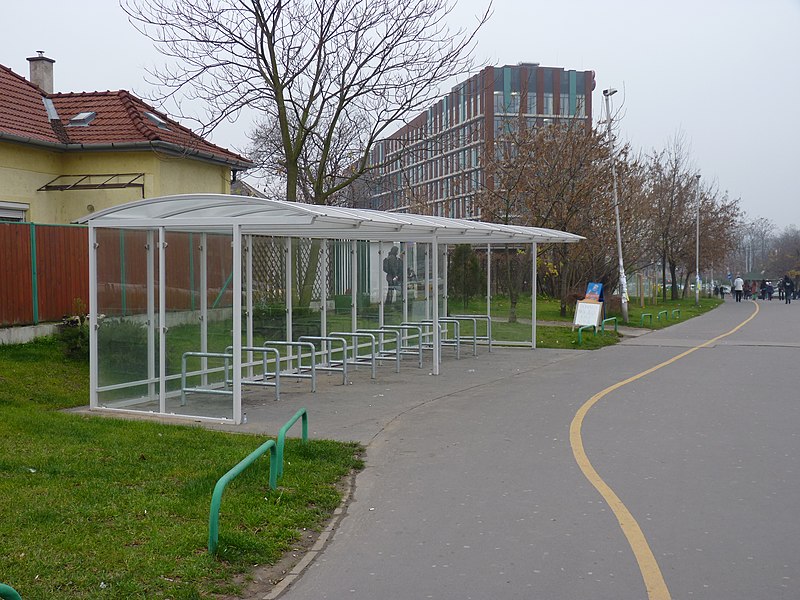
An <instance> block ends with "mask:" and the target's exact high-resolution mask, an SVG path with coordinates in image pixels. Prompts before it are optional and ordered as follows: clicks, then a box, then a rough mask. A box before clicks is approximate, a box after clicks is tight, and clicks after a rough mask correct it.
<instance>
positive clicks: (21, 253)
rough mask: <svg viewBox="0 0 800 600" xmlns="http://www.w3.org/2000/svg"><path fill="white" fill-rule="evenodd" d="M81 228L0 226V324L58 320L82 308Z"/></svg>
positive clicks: (85, 292)
mask: <svg viewBox="0 0 800 600" xmlns="http://www.w3.org/2000/svg"><path fill="white" fill-rule="evenodd" d="M87 239H88V238H87V229H86V228H85V227H76V226H69V225H38V224H33V223H0V326H8V325H30V324H36V323H40V322H46V321H59V320H61V317H63V316H64V315H68V314H72V313H73V312H74V311H75V310H76V308H77V306H76V304H81V303H82V304H81V305H82V306H84V307H87V306H88V298H89V266H88V265H89V263H88V258H87V256H88V248H87V244H88V241H87Z"/></svg>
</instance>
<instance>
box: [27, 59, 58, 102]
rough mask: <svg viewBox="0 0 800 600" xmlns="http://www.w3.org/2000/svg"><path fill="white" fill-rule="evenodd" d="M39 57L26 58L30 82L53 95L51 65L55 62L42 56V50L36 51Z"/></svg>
mask: <svg viewBox="0 0 800 600" xmlns="http://www.w3.org/2000/svg"><path fill="white" fill-rule="evenodd" d="M36 52H37V54H38V55H39V56H32V57H30V58H28V59H27V60H28V62H29V63H30V64H31V77H30V81H31V83H32V84H34V85H38V86H39V87H40V88H42V90H43V91H45V92H46V93H48V94H52V93H53V63H54V62H56V61H54V60H53V59H52V58H47V57H46V56H45V55H44V50H37V51H36Z"/></svg>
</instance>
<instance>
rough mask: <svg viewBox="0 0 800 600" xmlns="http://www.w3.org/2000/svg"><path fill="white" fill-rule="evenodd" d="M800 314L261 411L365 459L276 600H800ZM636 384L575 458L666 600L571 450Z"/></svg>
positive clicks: (742, 307) (671, 332)
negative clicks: (627, 520) (353, 448)
mask: <svg viewBox="0 0 800 600" xmlns="http://www.w3.org/2000/svg"><path fill="white" fill-rule="evenodd" d="M798 311H800V303H799V302H795V303H793V304H792V305H788V306H787V305H785V304H784V303H783V302H778V301H777V300H773V301H772V302H758V303H757V304H756V303H754V302H742V303H735V302H733V301H732V300H729V301H726V303H725V304H724V305H723V306H721V307H720V308H718V309H715V310H714V311H712V312H710V313H708V314H706V315H704V316H702V317H698V318H695V319H691V320H688V321H685V322H681V323H678V324H676V325H674V326H672V327H669V328H666V329H664V330H660V331H657V332H652V333H649V334H647V335H644V336H640V337H636V338H629V339H626V340H625V341H623V342H622V343H620V344H618V345H616V346H613V347H608V348H604V349H602V350H597V351H593V352H587V351H559V350H544V349H542V350H536V351H530V350H521V349H496V350H495V351H494V352H492V353H491V354H488V353H486V351H485V350H483V351H482V352H481V354H480V355H479V356H478V357H471V356H469V357H466V358H462V359H461V360H459V361H456V360H454V359H453V358H452V357H451V358H447V359H446V360H445V362H444V364H443V374H442V375H440V376H439V377H432V376H430V375H428V374H427V373H426V372H424V371H420V370H419V369H415V368H409V367H408V366H407V363H406V364H405V365H404V367H403V372H402V373H401V374H399V375H397V374H394V373H391V371H390V369H389V367H388V366H387V365H384V366H383V367H381V373H380V376H379V379H378V380H377V381H376V382H371V381H370V380H369V378H368V377H366V375H365V371H364V370H361V371H359V373H358V374H356V375H354V377H353V378H354V381H353V385H351V386H347V387H346V388H345V387H343V386H341V385H333V384H329V385H325V384H323V385H322V386H321V388H320V391H319V392H318V393H317V394H316V395H315V397H314V398H313V399H309V395H307V394H300V393H298V394H297V395H296V396H294V397H293V395H292V392H291V390H287V392H286V394H285V399H283V400H281V402H280V403H253V402H251V403H250V405H249V406H248V408H247V410H248V412H249V414H250V415H251V418H250V420H249V425H248V426H247V427H248V428H250V429H253V430H257V429H265V430H268V431H271V430H272V428H273V427H275V425H276V424H277V426H278V427H279V426H280V423H282V422H285V420H286V418H287V415H288V416H291V414H293V411H294V410H295V409H296V408H297V406H298V405H299V404H301V403H305V404H308V407H309V413H310V426H311V430H312V435H315V436H318V437H333V438H337V439H343V440H357V441H360V442H362V443H364V444H365V445H366V447H367V454H366V468H365V469H364V470H363V471H362V472H361V473H359V475H358V476H357V479H356V485H355V489H354V490H353V494H352V500H351V502H350V503H349V504H348V505H347V507H346V512H345V515H344V517H343V518H342V519H341V520H340V521H339V523H338V526H337V528H336V530H335V532H334V534H333V535H332V536H331V540H330V542H329V543H328V544H327V545H326V546H325V547H324V549H323V550H322V552H320V553H319V554H318V555H317V556H316V558H315V560H314V561H313V562H311V564H310V566H309V567H308V568H306V569H305V570H304V571H303V573H302V575H301V576H300V577H298V578H297V579H296V580H295V581H293V583H292V584H291V585H290V586H289V587H288V589H287V590H286V591H285V592H284V593H282V594H281V596H280V597H281V598H285V599H286V600H304V599H312V598H313V599H322V598H330V599H342V598H351V599H353V600H362V599H363V600H367V599H369V600H373V599H377V598H415V599H416V598H436V599H444V600H446V599H451V598H452V599H470V598H474V599H486V598H503V599H505V598H525V599H562V598H563V599H578V598H590V599H597V600H602V599H609V600H611V599H613V600H626V599H643V598H650V600H662V599H663V598H673V599H676V600H677V599H689V598H710V599H729V600H737V599H741V600H745V599H747V600H752V599H758V598H769V599H784V598H785V599H790V598H791V599H797V598H800V581H798V577H800V518H799V517H800V516H799V515H798V511H799V510H800V483H798V474H799V473H798V455H799V454H800V453H799V452H798V450H800V439H799V438H798V436H799V435H800V434H799V433H798V426H799V425H800V388H799V387H798V385H797V384H796V382H797V381H798V376H800V373H798V371H799V370H800V369H798V367H800V361H798V356H799V355H798V354H797V352H798V351H799V350H800V319H798V316H800V313H798ZM756 312H757V313H758V314H756V315H755V317H754V318H752V319H751V320H750V321H749V322H748V323H747V324H746V325H744V326H742V327H741V328H739V329H738V330H737V331H735V332H734V333H732V334H730V335H728V336H726V337H722V338H719V339H717V340H716V341H714V342H712V343H708V342H709V340H713V339H714V338H717V337H718V336H721V335H723V334H725V333H727V332H730V331H732V330H733V329H734V328H736V327H737V326H739V325H740V324H741V323H743V322H744V321H746V320H747V319H749V318H750V317H752V316H753V315H754V313H756ZM702 344H706V345H705V346H703V347H699V348H698V349H696V350H694V351H691V352H689V353H688V354H686V355H685V356H683V357H681V358H679V359H678V360H675V361H674V362H671V363H669V364H663V363H665V362H668V361H670V360H672V359H675V357H678V356H680V355H681V354H683V353H686V352H687V351H689V350H691V349H692V348H696V347H698V346H701V345H702ZM662 364H663V366H661V367H660V368H658V369H656V370H654V371H652V372H650V373H648V374H646V375H644V376H641V377H639V378H636V377H637V376H638V375H640V374H641V373H642V372H644V371H646V370H648V369H652V368H653V367H657V366H658V365H662ZM631 378H634V379H633V380H631V381H630V382H629V383H626V384H625V385H622V386H621V387H618V388H617V389H613V390H612V391H609V392H608V393H607V394H605V395H604V396H603V397H602V398H601V399H599V400H598V401H597V402H596V404H594V405H592V406H591V408H590V409H589V410H588V411H587V412H586V414H585V415H584V418H583V422H582V425H581V427H580V442H581V444H582V446H583V448H584V450H585V453H586V456H587V457H588V460H589V461H591V465H592V467H593V468H594V470H595V471H596V473H597V475H598V476H599V478H601V479H602V482H604V484H605V485H607V486H608V487H609V488H610V489H611V490H613V493H614V494H615V495H616V497H617V498H618V499H619V501H620V502H621V503H622V505H623V506H624V508H625V509H626V510H627V511H629V514H630V515H631V516H632V518H633V519H634V520H635V524H636V525H637V526H638V527H639V528H640V530H641V533H642V534H643V536H644V540H645V545H646V546H647V549H648V550H649V551H651V553H652V557H653V558H654V560H655V562H656V564H657V567H656V568H657V570H658V571H659V575H660V576H662V577H663V582H664V584H665V586H666V587H665V589H666V594H667V595H666V596H665V595H663V593H662V595H658V594H659V592H658V591H657V590H653V589H648V587H647V585H646V578H644V577H643V567H642V554H641V552H642V548H641V547H638V548H637V547H636V544H632V543H631V542H630V541H629V537H628V534H627V532H626V530H625V527H624V526H621V525H620V522H619V520H618V514H617V513H616V512H615V510H612V508H613V506H609V503H608V501H607V498H605V497H604V496H603V495H601V494H600V493H599V492H598V489H597V488H596V485H595V484H596V482H592V481H590V480H589V479H587V477H586V476H585V475H584V473H583V472H582V470H581V468H580V467H579V465H578V463H577V462H576V456H575V454H574V446H575V441H576V440H575V439H571V436H570V426H571V424H572V423H573V421H574V420H575V417H576V414H578V412H579V411H580V410H581V407H583V406H584V405H585V404H586V403H587V401H589V400H590V399H591V398H592V397H595V396H597V395H598V393H599V392H602V391H603V390H606V388H609V386H614V385H615V384H619V383H620V382H623V381H626V380H629V379H631ZM573 438H574V435H573ZM654 594H656V595H654Z"/></svg>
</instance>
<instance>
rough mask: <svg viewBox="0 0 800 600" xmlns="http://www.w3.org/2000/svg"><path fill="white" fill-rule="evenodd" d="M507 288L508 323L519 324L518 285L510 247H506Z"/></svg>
mask: <svg viewBox="0 0 800 600" xmlns="http://www.w3.org/2000/svg"><path fill="white" fill-rule="evenodd" d="M505 255H506V288H507V290H508V322H509V323H516V322H517V299H518V297H519V294H518V293H517V289H516V285H515V282H514V275H513V273H512V264H511V263H512V259H511V252H510V249H509V247H508V246H506V252H505Z"/></svg>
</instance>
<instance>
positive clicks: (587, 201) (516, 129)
mask: <svg viewBox="0 0 800 600" xmlns="http://www.w3.org/2000/svg"><path fill="white" fill-rule="evenodd" d="M502 131H503V133H502V134H501V135H500V136H498V138H497V140H496V142H495V148H494V152H487V153H486V156H487V158H486V161H487V165H486V173H487V177H486V179H487V187H486V189H485V190H484V191H483V193H482V195H481V199H480V206H481V210H482V214H483V216H484V218H487V219H488V220H491V221H496V222H501V223H513V224H520V225H530V226H538V227H549V228H553V229H561V230H566V231H571V232H573V233H577V234H580V235H583V236H584V237H586V240H585V241H583V242H581V243H580V244H569V245H567V244H560V245H557V246H553V247H552V248H545V249H543V250H542V251H543V252H544V253H546V255H547V256H548V258H549V260H548V261H547V262H548V264H549V265H550V268H548V269H546V270H543V271H544V272H545V273H546V274H545V275H544V276H543V280H544V281H545V282H551V284H552V285H551V286H550V288H551V293H552V294H553V295H554V296H557V297H559V298H560V299H561V314H562V315H565V314H566V311H567V305H568V303H569V298H570V297H571V296H574V295H576V294H579V293H580V290H579V289H578V287H576V286H580V285H581V284H585V283H586V281H590V280H591V281H601V282H603V283H604V284H605V285H607V286H608V287H613V286H614V285H616V283H617V278H618V273H617V258H616V241H615V231H616V229H615V224H614V206H613V202H612V198H611V169H610V167H609V160H610V156H611V153H610V146H609V142H608V138H607V135H606V134H605V132H601V131H600V130H598V129H588V128H587V126H586V124H585V122H582V121H579V120H574V121H567V122H563V121H562V122H558V123H556V124H552V125H546V126H541V127H538V128H535V129H533V128H530V127H525V126H522V125H520V126H515V124H514V122H509V123H507V126H505V127H504V128H503V129H502ZM615 154H616V157H615V158H616V161H617V171H618V174H619V175H620V186H619V187H620V190H621V192H620V208H621V210H622V215H621V217H622V219H621V220H622V222H623V227H622V231H623V237H624V239H625V246H626V250H628V251H629V252H630V253H631V254H632V257H633V263H634V264H638V263H639V262H640V256H641V255H642V254H643V250H642V246H643V242H642V240H644V239H646V236H643V235H642V231H643V226H642V219H641V216H640V215H641V213H642V212H643V209H642V208H641V206H642V204H643V194H642V193H641V187H642V173H641V168H640V166H639V164H638V162H636V161H631V162H629V156H628V155H629V151H628V148H627V147H624V148H622V150H621V151H619V152H616V153H615ZM511 256H514V255H513V254H512V255H511ZM528 264H530V263H529V262H528ZM513 266H514V265H513V263H509V266H508V267H507V282H506V283H507V285H508V288H509V295H510V296H511V298H510V300H511V306H512V308H513V306H514V290H515V289H516V287H515V286H516V284H517V283H518V279H519V275H517V276H516V277H515V273H519V272H524V269H519V268H517V269H516V270H515V269H514V268H513ZM513 316H514V315H513V312H512V314H511V315H510V318H511V317H513Z"/></svg>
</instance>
